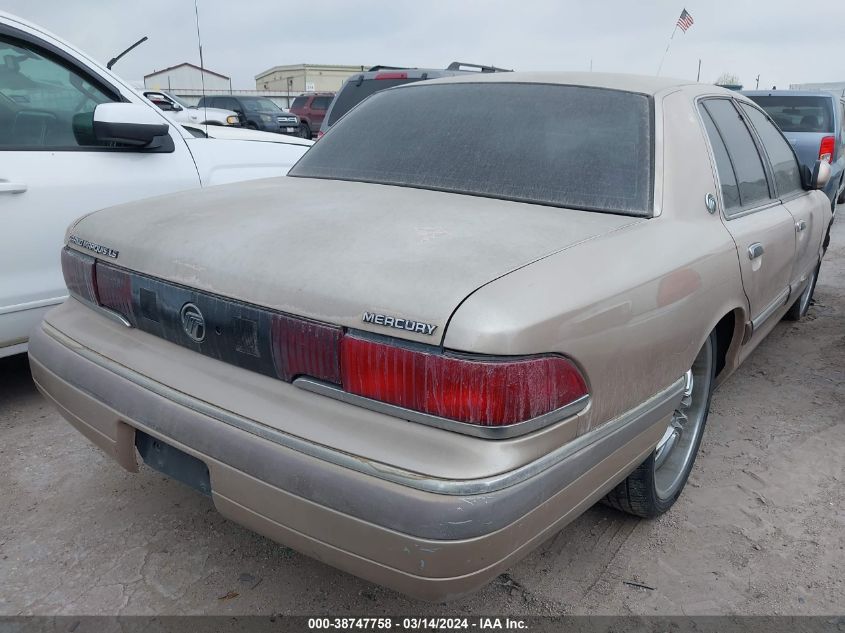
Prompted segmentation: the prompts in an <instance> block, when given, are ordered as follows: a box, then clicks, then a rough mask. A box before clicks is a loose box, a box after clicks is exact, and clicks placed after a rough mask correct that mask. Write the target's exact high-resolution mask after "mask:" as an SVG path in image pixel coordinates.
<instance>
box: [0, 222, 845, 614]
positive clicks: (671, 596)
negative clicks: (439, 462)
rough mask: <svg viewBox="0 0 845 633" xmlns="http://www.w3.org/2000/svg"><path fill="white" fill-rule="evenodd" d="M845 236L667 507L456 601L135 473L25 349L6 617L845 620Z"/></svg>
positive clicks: (711, 426) (557, 546)
mask: <svg viewBox="0 0 845 633" xmlns="http://www.w3.org/2000/svg"><path fill="white" fill-rule="evenodd" d="M843 245H845V221H844V220H843V219H840V221H839V223H838V224H837V225H836V226H835V227H834V233H833V245H832V247H831V249H830V251H829V252H828V255H827V258H826V259H825V263H824V264H823V266H822V275H821V278H820V280H819V284H818V288H817V290H816V302H815V305H814V306H813V307H812V308H811V310H810V314H809V315H808V317H807V318H806V320H804V321H802V322H801V323H799V324H791V323H781V324H780V325H779V326H778V327H777V328H776V329H775V331H774V332H773V333H772V334H771V335H770V336H769V338H768V339H767V340H766V341H765V342H764V343H763V344H762V345H761V347H760V348H759V349H758V350H757V351H756V352H755V353H754V354H753V355H752V357H751V358H750V359H749V360H748V361H747V362H746V363H745V364H744V365H743V367H741V369H740V370H739V372H738V373H737V374H735V375H734V376H733V377H732V378H731V379H730V380H729V381H728V382H727V383H726V384H725V385H724V386H723V387H722V388H721V389H720V390H719V391H718V392H717V393H716V394H715V396H714V398H713V405H712V412H711V415H710V420H709V422H708V428H707V431H706V433H705V438H704V443H703V445H702V450H701V453H700V455H699V458H698V461H697V463H696V466H695V468H694V470H693V474H692V477H691V479H690V483H689V485H688V486H687V488H686V490H685V492H684V494H683V495H682V497H681V499H680V500H679V502H678V503H677V504H676V506H675V507H674V508H673V509H672V510H671V511H670V512H669V513H668V514H667V515H665V516H663V517H661V518H660V519H658V520H655V521H646V520H640V519H635V518H632V517H628V516H626V515H623V514H620V513H618V512H616V511H613V510H611V509H608V508H605V507H601V506H597V507H595V508H593V509H591V510H590V511H588V512H587V513H586V514H584V515H583V516H582V517H580V518H579V519H577V520H576V521H575V522H574V523H572V524H571V525H570V526H569V527H567V528H566V529H564V530H563V531H562V532H560V533H559V534H558V535H557V536H556V537H555V538H553V539H552V540H550V541H548V542H547V543H545V544H544V545H543V546H542V547H541V548H540V549H538V550H537V551H535V552H534V553H533V554H531V555H530V556H528V558H526V559H525V560H523V561H522V562H521V563H519V564H517V565H515V566H514V567H513V568H512V569H510V570H509V572H508V573H507V574H504V575H502V576H500V577H499V578H498V579H497V580H496V581H494V582H493V583H491V584H490V585H488V586H487V587H485V588H484V589H482V590H481V591H480V592H478V593H477V594H475V595H473V596H471V597H468V598H465V599H463V600H460V601H458V602H454V603H450V604H448V605H437V604H425V603H418V602H414V601H411V600H409V599H407V598H405V597H403V596H401V595H398V594H396V593H394V592H392V591H388V590H386V589H383V588H380V587H377V586H375V585H372V584H370V583H367V582H365V581H363V580H359V579H357V578H354V577H352V576H349V575H346V574H344V573H341V572H339V571H336V570H334V569H332V568H331V567H327V566H325V565H323V564H321V563H318V562H316V561H314V560H311V559H308V558H306V557H304V556H301V555H299V554H297V553H296V552H293V551H291V550H289V549H287V548H285V547H282V546H280V545H277V544H275V543H273V542H271V541H269V540H267V539H265V538H263V537H261V536H258V535H256V534H253V533H251V532H249V531H247V530H245V529H243V528H241V527H239V526H237V525H235V524H233V523H230V522H229V521H227V520H225V519H223V518H221V517H220V516H219V515H218V514H217V513H216V512H215V510H214V508H213V506H212V504H211V501H210V500H209V499H207V498H205V497H203V496H201V495H199V494H197V493H195V492H194V491H192V490H190V489H188V488H186V487H184V486H182V485H181V484H179V483H176V482H173V481H169V480H167V479H165V478H164V477H162V476H161V475H159V474H157V473H155V472H154V471H152V470H149V469H144V470H143V471H142V472H141V473H140V474H139V475H130V474H128V473H125V472H123V471H122V470H121V469H120V468H119V467H118V466H117V465H116V464H113V463H112V462H111V461H109V460H108V459H106V458H105V457H104V456H103V455H101V454H100V453H99V452H98V451H97V450H95V449H94V448H93V447H91V446H90V445H89V444H88V443H87V442H86V441H85V440H84V439H83V437H82V436H81V435H80V434H78V433H77V432H76V431H74V430H73V429H72V428H71V427H70V426H69V425H68V424H66V423H65V422H64V421H62V419H61V418H60V417H59V415H58V414H57V413H56V412H55V411H54V410H53V409H52V408H51V407H50V406H48V405H47V403H46V402H45V401H44V400H43V398H42V397H41V396H40V395H39V394H38V393H37V392H36V390H35V388H34V387H33V385H32V382H31V380H30V378H29V373H28V367H27V364H26V359H25V358H24V357H16V358H11V359H3V360H0V615H16V614H44V615H46V614H145V615H151V614H271V613H284V614H326V613H331V614H338V615H339V614H367V615H377V614H387V613H394V614H396V613H404V614H422V613H427V614H444V615H463V614H494V613H498V614H525V615H527V614H538V615H546V614H564V613H568V614H632V613H633V614H679V615H692V614H726V613H727V614H748V613H753V614H834V613H842V612H843V611H845V549H843V548H845V423H843V416H845V246H843ZM629 583H633V584H629ZM640 585H642V586H640Z"/></svg>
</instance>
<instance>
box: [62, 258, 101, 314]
mask: <svg viewBox="0 0 845 633" xmlns="http://www.w3.org/2000/svg"><path fill="white" fill-rule="evenodd" d="M95 263H96V260H95V259H94V258H93V257H89V256H88V255H83V254H82V253H79V252H77V251H74V250H71V249H69V248H64V249H62V274H63V275H64V278H65V285H66V286H67V289H68V290H69V291H70V292H71V294H74V295H76V296H77V297H79V298H80V299H84V300H85V301H89V302H90V303H95V304H96V303H97V279H96V272H95V269H94V265H95Z"/></svg>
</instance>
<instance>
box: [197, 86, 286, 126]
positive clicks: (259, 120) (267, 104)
mask: <svg viewBox="0 0 845 633" xmlns="http://www.w3.org/2000/svg"><path fill="white" fill-rule="evenodd" d="M204 106H208V107H214V108H225V109H227V110H233V111H234V112H236V113H237V114H238V118H239V119H240V121H241V125H242V126H244V127H246V128H249V129H251V130H261V131H263V132H275V133H277V134H299V118H298V117H297V116H296V115H294V114H291V113H290V112H285V111H284V110H282V109H281V108H280V107H279V106H277V105H276V103H275V102H273V101H272V100H270V99H268V98H267V97H240V96H232V95H226V96H207V95H206V96H204V97H201V98H200V100H199V103H198V104H197V107H199V108H202V107H204Z"/></svg>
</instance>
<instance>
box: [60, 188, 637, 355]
mask: <svg viewBox="0 0 845 633" xmlns="http://www.w3.org/2000/svg"><path fill="white" fill-rule="evenodd" d="M642 221H644V220H643V218H635V217H628V216H622V215H611V214H602V213H595V212H587V211H577V210H572V209H561V208H553V207H546V206H541V205H533V204H525V203H516V202H508V201H502V200H494V199H486V198H479V197H473V196H467V195H455V194H448V193H441V192H435V191H424V190H418V189H410V188H405V187H395V186H385V185H375V184H365V183H348V182H340V181H327V180H311V179H303V178H274V179H268V180H263V181H253V182H248V183H239V184H235V185H228V186H224V187H211V188H208V189H205V190H202V191H191V192H185V193H182V194H177V195H172V196H168V197H161V198H153V199H148V200H145V201H140V202H135V203H131V204H127V205H121V206H119V207H114V208H111V209H107V210H104V211H100V212H98V213H95V214H92V215H89V216H86V217H84V218H83V219H82V220H80V221H79V222H78V223H77V224H76V225H75V226H73V227H71V229H70V230H69V235H73V236H75V237H76V238H77V239H75V240H74V244H72V246H73V247H74V248H76V249H77V250H80V251H82V252H85V249H84V247H82V246H80V243H85V242H88V243H91V244H95V245H100V246H102V247H105V248H108V249H112V250H113V251H117V253H118V257H117V258H116V259H110V258H104V259H105V260H106V261H107V263H109V264H113V265H116V266H120V267H123V268H126V269H129V270H132V271H136V272H138V273H141V274H143V275H146V276H149V277H152V278H156V279H158V280H164V281H166V282H167V283H168V284H173V285H175V286H183V287H188V288H192V289H197V290H200V291H203V292H205V293H210V294H212V295H216V296H218V297H225V298H227V299H230V300H234V301H236V302H243V303H245V304H252V305H255V306H262V307H264V308H269V309H271V310H275V311H280V312H284V313H288V314H293V315H298V316H302V317H306V318H308V319H312V320H315V321H320V322H325V323H331V324H336V325H340V326H345V327H350V328H357V329H361V330H368V331H372V332H377V333H381V334H386V335H391V336H397V337H401V338H404V339H408V340H415V341H419V342H425V343H439V342H440V341H441V340H442V336H443V333H444V331H445V328H446V325H447V323H448V320H449V317H450V316H451V314H452V313H453V312H454V310H455V309H456V308H457V307H458V305H459V304H460V303H461V301H463V299H465V298H466V297H467V296H468V295H470V294H471V293H472V292H473V291H475V290H476V289H477V288H479V287H481V286H483V285H485V284H486V283H488V282H490V281H492V280H494V279H496V278H498V277H501V276H502V275H506V274H507V273H508V272H510V271H513V270H515V269H517V268H520V267H522V266H525V265H527V264H530V263H531V262H533V261H536V260H537V259H540V258H542V257H545V256H548V255H550V254H551V253H554V252H557V251H559V250H561V249H564V248H567V247H568V246H571V245H573V244H576V243H578V242H581V241H584V240H588V239H592V238H595V237H597V236H600V235H602V234H605V233H607V232H610V231H613V230H616V229H619V228H621V227H624V226H626V225H630V224H634V223H638V222H642ZM89 254H90V253H89ZM573 272H575V271H573ZM582 273H583V271H580V272H579V274H582ZM174 296H176V295H174ZM179 308H180V306H171V307H170V309H176V310H178V309H179ZM410 323H413V324H414V326H413V327H410V328H409V327H408V324H410ZM417 324H422V325H420V326H419V327H418V326H417Z"/></svg>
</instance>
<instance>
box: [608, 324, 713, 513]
mask: <svg viewBox="0 0 845 633" xmlns="http://www.w3.org/2000/svg"><path fill="white" fill-rule="evenodd" d="M715 359H716V333H715V332H711V333H710V336H709V337H708V339H707V342H706V343H705V344H704V347H702V348H701V351H699V352H698V356H696V357H695V361H693V364H692V367H691V368H690V370H689V371H688V372H687V373H686V374H685V375H684V378H685V383H684V393H683V396H682V398H681V402H680V403H679V404H678V408H677V409H675V412H674V413H673V414H672V419H671V420H670V421H669V425H668V426H667V428H666V431H665V432H664V433H663V437H661V438H660V441H659V442H658V443H657V446H656V447H655V449H654V451H652V453H651V455H649V456H648V458H647V459H646V460H645V461H644V462H643V463H642V464H640V465H639V466H638V467H637V469H636V470H635V471H634V472H632V473H631V474H630V475H628V477H627V478H626V479H625V480H624V481H623V482H622V483H620V484H619V485H618V486H616V488H614V489H613V490H611V491H610V493H609V494H608V495H607V497H605V499H604V502H605V503H606V504H607V505H609V506H611V507H614V508H616V509H617V510H622V511H623V512H628V513H629V514H633V515H636V516H640V517H645V518H653V517H656V516H659V515H661V514H663V513H664V512H666V511H667V510H668V509H669V508H671V507H672V505H673V504H674V503H675V501H676V500H677V499H678V497H679V496H680V495H681V491H682V490H683V489H684V485H685V484H686V483H687V479H688V478H689V474H690V471H691V470H692V466H693V464H694V463H695V456H696V454H697V453H698V446H699V444H701V436H702V435H703V433H704V426H705V424H706V423H707V414H708V412H709V410H710V395H711V394H712V392H713V378H714V377H715V373H716V371H715V369H716V362H715Z"/></svg>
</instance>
